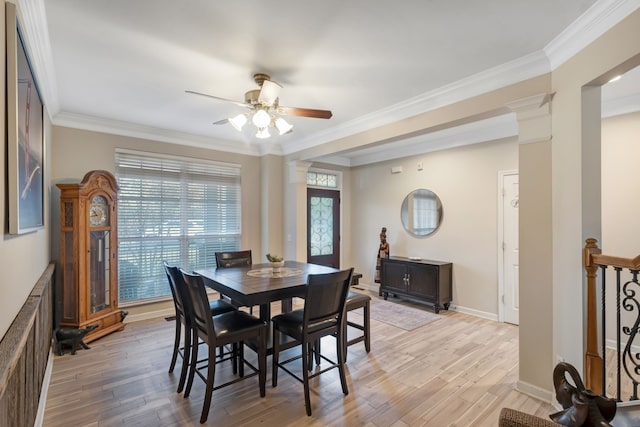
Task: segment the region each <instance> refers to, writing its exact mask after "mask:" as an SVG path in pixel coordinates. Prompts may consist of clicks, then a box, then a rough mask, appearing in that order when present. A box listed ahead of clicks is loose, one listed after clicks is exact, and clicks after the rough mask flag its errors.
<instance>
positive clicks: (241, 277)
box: [196, 261, 337, 322]
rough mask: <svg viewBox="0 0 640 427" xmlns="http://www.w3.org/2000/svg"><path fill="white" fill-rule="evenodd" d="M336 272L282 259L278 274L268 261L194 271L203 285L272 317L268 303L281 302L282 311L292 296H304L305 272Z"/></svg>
mask: <svg viewBox="0 0 640 427" xmlns="http://www.w3.org/2000/svg"><path fill="white" fill-rule="evenodd" d="M335 271H337V270H336V269H335V268H332V267H325V266H323V265H317V264H308V263H304V262H298V261H285V263H284V267H283V269H282V270H281V273H280V274H278V273H272V270H271V269H270V264H269V263H265V264H253V265H252V266H250V267H249V266H243V267H232V268H208V269H202V270H196V273H198V274H199V275H201V276H202V278H203V280H204V283H205V285H206V286H208V287H210V288H211V289H214V290H216V291H218V292H220V293H221V294H223V295H226V296H228V297H229V298H231V300H232V301H234V302H237V303H238V304H239V305H243V306H249V307H252V306H255V305H259V306H260V318H261V319H262V320H265V321H267V322H269V321H270V320H271V303H272V302H273V301H282V311H283V312H287V311H291V307H292V302H291V300H292V298H293V297H303V296H304V294H305V286H306V284H307V275H309V274H324V273H331V272H335Z"/></svg>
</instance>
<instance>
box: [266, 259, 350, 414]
mask: <svg viewBox="0 0 640 427" xmlns="http://www.w3.org/2000/svg"><path fill="white" fill-rule="evenodd" d="M352 274H353V268H350V269H348V270H342V271H338V272H333V273H326V274H310V275H309V276H308V277H307V286H306V292H305V296H304V308H302V309H299V310H294V311H291V312H289V313H283V314H280V315H277V316H275V317H274V318H273V319H272V321H271V323H272V324H273V373H272V377H271V381H272V386H273V387H276V386H277V385H278V369H279V368H280V369H282V370H283V371H285V372H287V373H288V374H289V375H291V376H293V377H294V378H295V379H297V380H298V381H300V382H302V384H303V386H304V401H305V407H306V410H307V415H311V400H310V397H309V379H310V378H314V377H316V376H318V375H320V374H322V373H324V372H327V371H328V370H331V369H333V368H337V369H338V372H339V374H340V384H341V385H342V392H343V393H344V394H345V395H346V394H349V389H348V388H347V379H346V376H345V372H344V353H345V349H346V347H345V345H344V337H343V335H344V332H345V330H346V324H345V322H346V310H345V308H346V300H347V293H348V292H349V285H350V283H351V276H352ZM281 335H286V336H288V337H290V338H292V340H289V341H288V342H286V343H283V342H282V341H284V340H283V339H282V338H283V337H281ZM325 336H333V337H335V338H336V355H337V361H333V360H331V359H329V358H328V357H326V356H324V355H322V354H320V346H319V345H317V346H315V347H314V345H315V344H316V343H319V342H320V339H321V338H322V337H325ZM297 345H300V347H301V351H300V354H299V355H297V356H294V357H292V358H290V359H287V360H285V361H282V362H280V360H279V358H280V352H281V351H283V350H285V349H288V348H291V347H294V346H297ZM314 348H316V349H317V351H314ZM314 354H316V355H317V356H318V357H319V358H321V359H323V360H325V361H327V362H328V363H329V365H328V366H327V367H325V368H322V369H320V370H319V371H316V372H314V373H312V374H310V373H309V371H310V370H311V363H312V359H313V356H314ZM298 359H301V360H302V378H300V377H299V376H298V375H296V374H295V373H294V372H292V371H291V370H289V369H288V368H287V367H286V366H285V365H286V364H288V363H290V362H293V361H295V360H298Z"/></svg>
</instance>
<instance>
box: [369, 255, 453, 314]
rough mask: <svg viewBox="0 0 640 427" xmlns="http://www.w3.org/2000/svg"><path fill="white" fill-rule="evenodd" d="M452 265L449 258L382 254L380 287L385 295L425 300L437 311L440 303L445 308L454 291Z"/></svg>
mask: <svg viewBox="0 0 640 427" xmlns="http://www.w3.org/2000/svg"><path fill="white" fill-rule="evenodd" d="M452 266H453V264H451V263H450V262H441V261H431V260H427V259H421V260H414V259H410V258H406V257H399V256H392V257H389V258H382V259H381V264H380V291H381V292H382V295H383V297H384V299H387V297H388V296H389V294H393V295H395V296H403V297H407V298H410V299H415V300H419V301H422V302H426V303H428V304H430V305H432V306H433V309H434V311H435V312H436V313H438V312H439V311H440V309H441V308H443V307H444V309H445V310H448V309H449V305H450V304H451V299H452V294H453V292H452V288H451V278H452V274H451V272H452Z"/></svg>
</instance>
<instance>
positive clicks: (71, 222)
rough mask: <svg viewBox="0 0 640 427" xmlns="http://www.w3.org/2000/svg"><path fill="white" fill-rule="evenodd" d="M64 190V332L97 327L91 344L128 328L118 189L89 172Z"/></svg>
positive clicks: (104, 175)
mask: <svg viewBox="0 0 640 427" xmlns="http://www.w3.org/2000/svg"><path fill="white" fill-rule="evenodd" d="M57 186H58V188H60V223H61V236H60V260H61V269H62V315H61V319H60V327H71V328H84V327H87V326H90V325H97V326H98V327H97V328H96V329H94V330H93V331H91V332H90V333H89V334H87V335H86V336H85V338H84V341H85V342H91V341H93V340H95V339H97V338H100V337H102V336H104V335H107V334H109V333H111V332H115V331H120V330H122V329H124V323H122V321H123V320H124V317H125V316H126V312H125V311H122V310H120V309H118V304H117V302H118V240H117V238H118V222H117V219H118V218H117V216H118V189H119V188H118V184H117V182H116V179H115V177H114V176H113V175H112V174H111V173H109V172H107V171H102V170H95V171H91V172H88V173H87V174H86V175H85V176H84V178H83V179H82V182H80V183H78V184H57Z"/></svg>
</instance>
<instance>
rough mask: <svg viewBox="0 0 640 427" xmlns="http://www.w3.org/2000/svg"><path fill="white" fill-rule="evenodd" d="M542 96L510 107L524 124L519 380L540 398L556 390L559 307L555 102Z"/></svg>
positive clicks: (521, 140)
mask: <svg viewBox="0 0 640 427" xmlns="http://www.w3.org/2000/svg"><path fill="white" fill-rule="evenodd" d="M552 99H553V94H540V95H535V96H531V97H527V98H523V99H519V100H516V101H514V102H512V103H509V104H508V105H507V107H508V108H509V109H510V110H511V111H513V112H514V113H515V114H516V120H517V122H518V145H519V147H518V153H519V154H518V176H519V178H518V179H519V189H518V191H519V195H520V197H519V200H520V204H519V207H518V218H519V219H518V222H519V227H518V240H519V244H518V246H519V280H518V283H519V291H518V292H519V299H520V301H521V302H522V303H521V304H519V322H520V327H519V331H520V339H519V342H520V344H519V345H520V351H519V363H520V369H519V376H520V377H519V380H518V383H517V388H518V389H519V390H521V391H523V392H525V393H528V394H530V395H533V396H538V397H540V398H545V399H546V398H548V393H549V392H550V391H551V390H552V389H553V384H552V381H551V379H552V375H551V373H552V371H553V362H554V358H553V354H554V353H553V351H554V330H553V326H554V324H553V319H554V315H553V314H554V308H553V292H554V289H553V254H552V251H551V248H552V244H553V236H552V232H551V227H552V221H551V218H552V203H551V197H552V196H551V180H552V173H551V172H552V171H551V100H552Z"/></svg>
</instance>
